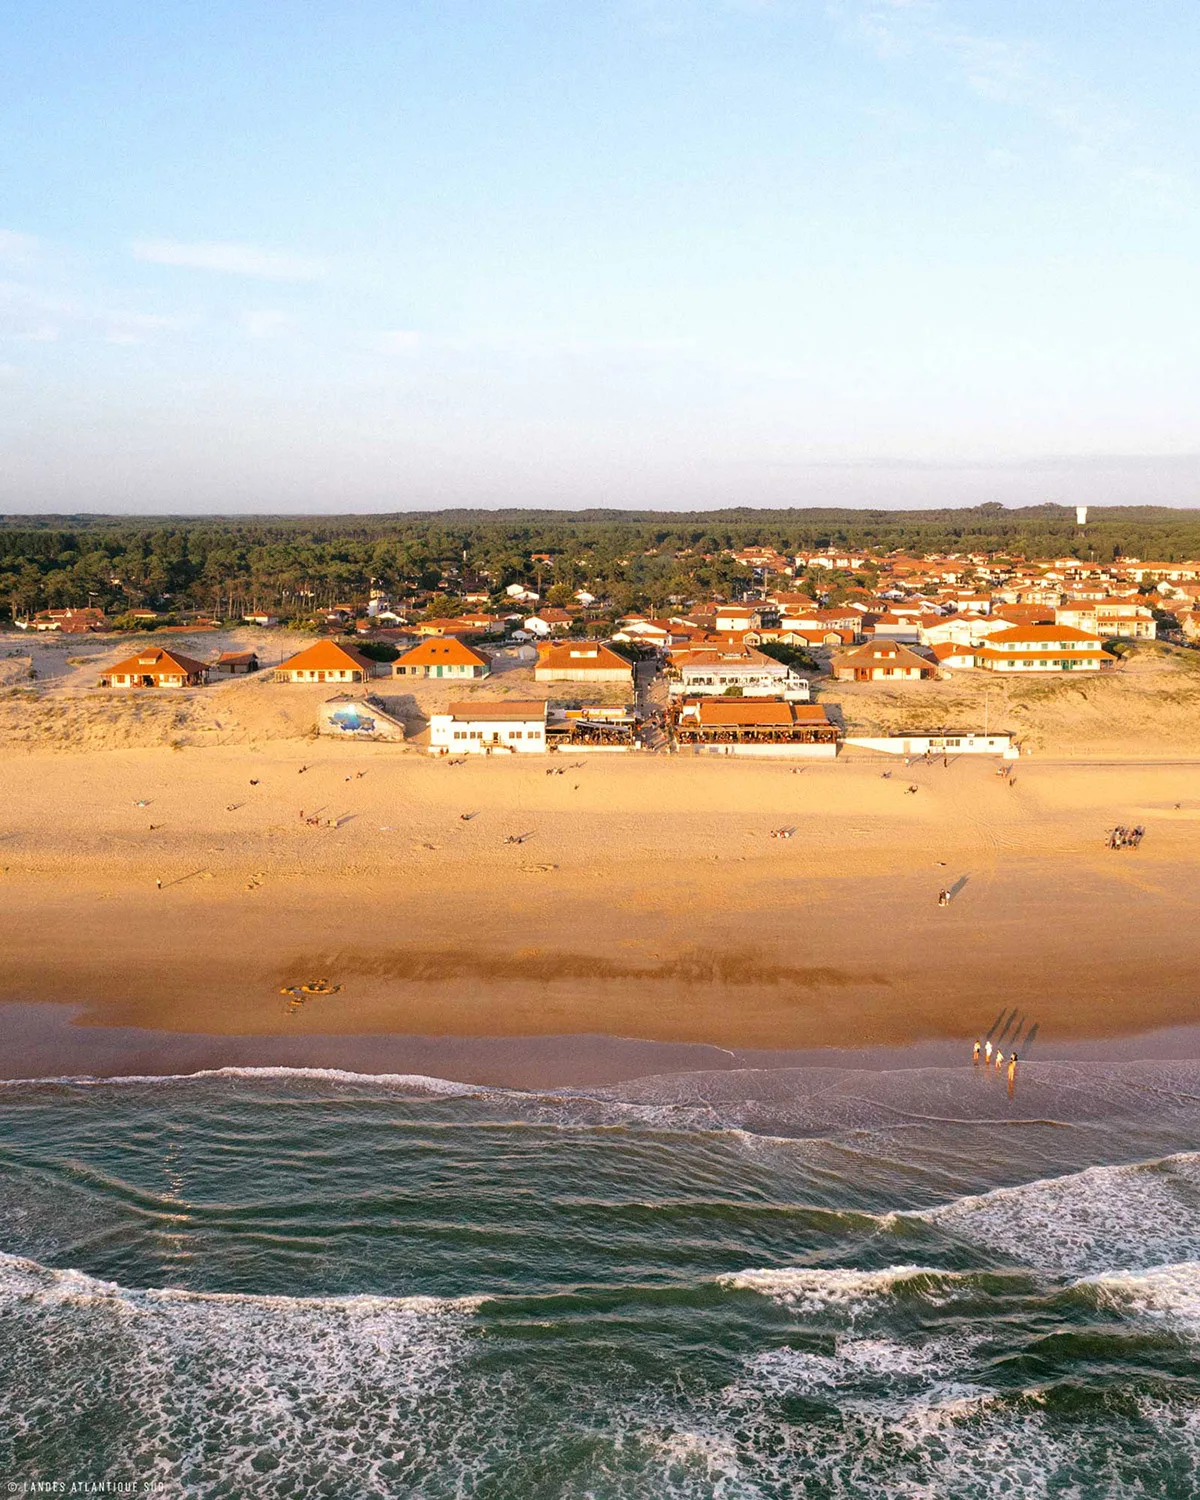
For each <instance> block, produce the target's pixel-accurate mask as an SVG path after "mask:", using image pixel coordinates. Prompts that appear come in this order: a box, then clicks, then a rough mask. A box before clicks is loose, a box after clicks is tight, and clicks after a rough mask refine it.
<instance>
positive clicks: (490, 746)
mask: <svg viewBox="0 0 1200 1500" xmlns="http://www.w3.org/2000/svg"><path fill="white" fill-rule="evenodd" d="M545 748H546V705H545V703H544V702H542V701H535V702H523V703H518V702H511V703H510V702H505V701H504V700H502V699H500V700H497V699H490V700H489V699H485V698H476V699H474V700H473V701H472V702H469V703H452V704H451V705H450V709H449V712H448V713H444V714H431V715H430V719H429V751H430V754H431V755H493V754H496V755H530V754H535V755H540V754H541V753H542V752H543V751H544V750H545Z"/></svg>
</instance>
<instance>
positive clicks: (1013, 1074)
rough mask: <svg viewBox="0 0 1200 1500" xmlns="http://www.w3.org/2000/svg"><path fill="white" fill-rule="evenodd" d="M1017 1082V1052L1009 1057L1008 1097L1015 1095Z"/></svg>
mask: <svg viewBox="0 0 1200 1500" xmlns="http://www.w3.org/2000/svg"><path fill="white" fill-rule="evenodd" d="M1016 1082H1017V1054H1016V1053H1015V1052H1013V1053H1011V1054H1010V1056H1009V1059H1008V1097H1009V1098H1010V1099H1011V1098H1012V1096H1013V1089H1014V1087H1015V1086H1016Z"/></svg>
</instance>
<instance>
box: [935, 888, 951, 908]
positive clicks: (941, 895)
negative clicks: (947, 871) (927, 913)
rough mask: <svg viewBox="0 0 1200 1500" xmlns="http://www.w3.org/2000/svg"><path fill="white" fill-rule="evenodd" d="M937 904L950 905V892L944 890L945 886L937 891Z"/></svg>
mask: <svg viewBox="0 0 1200 1500" xmlns="http://www.w3.org/2000/svg"><path fill="white" fill-rule="evenodd" d="M938 905H939V906H949V905H950V892H949V891H948V890H946V889H945V887H943V888H942V889H941V890H940V891H939V892H938Z"/></svg>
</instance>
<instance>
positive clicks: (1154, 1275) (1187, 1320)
mask: <svg viewBox="0 0 1200 1500" xmlns="http://www.w3.org/2000/svg"><path fill="white" fill-rule="evenodd" d="M1075 1286H1076V1289H1077V1290H1081V1291H1088V1292H1090V1293H1092V1294H1093V1295H1094V1297H1095V1299H1096V1301H1097V1302H1098V1303H1099V1304H1100V1305H1101V1306H1103V1307H1108V1308H1111V1309H1112V1310H1113V1311H1116V1312H1119V1313H1123V1314H1129V1313H1132V1314H1134V1315H1135V1316H1138V1317H1143V1318H1147V1319H1150V1320H1152V1321H1156V1322H1163V1323H1167V1324H1169V1325H1171V1326H1172V1327H1174V1328H1179V1329H1182V1330H1185V1331H1187V1332H1189V1333H1193V1334H1194V1333H1200V1261H1195V1260H1187V1261H1178V1262H1176V1263H1175V1264H1173V1265H1163V1266H1148V1267H1146V1268H1145V1269H1144V1270H1141V1271H1109V1272H1107V1273H1106V1274H1104V1275H1100V1276H1088V1277H1085V1278H1084V1279H1083V1280H1082V1281H1078V1282H1076V1283H1075Z"/></svg>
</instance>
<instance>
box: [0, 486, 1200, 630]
mask: <svg viewBox="0 0 1200 1500" xmlns="http://www.w3.org/2000/svg"><path fill="white" fill-rule="evenodd" d="M827 545H832V546H835V547H844V548H847V549H855V550H858V551H863V552H870V553H874V554H877V555H886V554H888V553H892V552H902V553H905V554H908V555H912V556H917V557H920V556H923V555H925V554H929V553H946V552H959V553H962V552H982V553H987V554H990V555H993V556H996V555H999V556H1008V557H1011V558H1014V559H1029V560H1034V559H1046V558H1051V557H1062V556H1073V557H1079V558H1083V559H1094V560H1096V561H1099V562H1110V561H1112V560H1114V559H1117V558H1120V557H1130V556H1136V557H1140V558H1142V559H1149V560H1154V561H1165V562H1172V561H1180V560H1183V559H1191V558H1196V557H1200V511H1193V510H1187V511H1184V510H1172V509H1169V508H1167V507H1153V506H1139V507H1120V508H1117V507H1112V508H1101V509H1096V510H1093V511H1091V513H1090V515H1089V520H1088V524H1087V526H1086V527H1085V528H1082V529H1081V528H1080V527H1078V526H1077V525H1076V523H1075V512H1074V510H1073V509H1069V508H1067V507H1064V506H1055V505H1044V506H1034V507H1029V508H1026V509H1021V510H1008V509H1006V508H1005V507H1003V506H1000V505H982V506H976V507H973V508H971V509H965V510H964V509H955V510H951V509H947V510H934V511H885V510H867V511H863V510H830V509H824V510H780V511H763V510H751V509H735V510H725V511H701V512H692V513H676V512H671V513H662V512H649V511H619V510H589V511H532V510H530V511H524V510H508V511H472V510H456V511H439V512H432V513H430V512H419V513H413V514H396V515H378V516H322V517H301V516H263V517H258V516H255V517H221V518H196V519H190V518H188V519H182V518H179V517H169V516H164V517H138V518H130V517H118V516H40V517H28V516H10V517H0V608H3V609H5V610H6V611H7V612H10V613H13V614H17V615H23V614H26V613H29V612H31V611H33V610H37V609H45V608H56V607H64V606H68V605H85V604H88V603H91V604H95V605H98V606H100V607H102V608H104V609H106V610H108V611H109V612H110V613H120V612H121V611H123V610H128V609H135V608H164V609H173V610H179V609H204V610H212V611H214V612H217V613H221V614H227V613H235V612H236V613H242V612H245V611H249V610H271V611H272V612H275V613H282V614H284V615H285V616H288V617H300V616H303V615H305V614H311V613H312V612H313V611H315V610H317V609H321V608H328V607H329V606H330V605H332V604H334V603H337V602H341V601H342V600H343V599H346V598H351V597H356V596H361V595H362V594H363V593H364V592H365V591H366V590H367V589H368V588H370V587H371V586H372V585H374V586H375V587H378V588H380V589H382V590H386V591H390V592H392V593H394V594H396V595H399V596H401V597H403V596H405V595H406V594H411V593H413V592H415V591H419V590H429V589H434V588H438V587H443V588H446V589H447V590H448V591H449V592H451V593H461V592H466V591H472V590H478V589H486V590H487V591H489V592H493V593H496V592H499V591H501V590H503V589H504V588H505V587H506V586H507V585H508V584H510V583H525V584H529V585H532V586H534V587H537V588H538V589H539V592H543V593H544V592H546V591H548V590H549V589H551V588H553V589H555V590H556V592H557V593H558V594H559V595H560V596H561V593H562V591H563V590H572V591H573V590H574V589H577V588H584V587H586V588H588V589H589V590H590V591H591V592H593V593H595V594H596V595H597V596H598V597H600V598H602V599H605V600H607V601H610V602H611V603H612V604H613V605H614V606H615V607H616V608H618V609H622V610H627V609H632V608H645V607H654V608H658V607H662V606H664V605H665V604H667V603H668V602H669V601H670V600H671V599H673V598H679V597H693V596H695V595H698V594H715V595H718V596H721V595H725V596H728V595H729V594H731V593H736V592H737V591H738V588H739V586H740V585H742V584H744V583H745V582H747V581H748V579H749V577H750V575H749V573H748V571H747V570H746V569H745V568H742V567H740V566H739V565H738V564H737V563H735V562H734V561H733V559H732V558H731V557H730V556H729V555H728V554H729V553H730V552H731V551H740V550H742V549H743V548H746V547H752V546H765V547H773V548H775V549H776V550H778V551H780V552H782V553H784V554H786V555H790V554H792V553H795V552H798V551H805V550H809V549H813V548H819V547H822V546H827ZM539 554H540V557H539ZM546 559H549V560H546Z"/></svg>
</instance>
